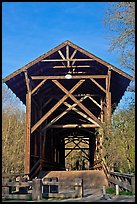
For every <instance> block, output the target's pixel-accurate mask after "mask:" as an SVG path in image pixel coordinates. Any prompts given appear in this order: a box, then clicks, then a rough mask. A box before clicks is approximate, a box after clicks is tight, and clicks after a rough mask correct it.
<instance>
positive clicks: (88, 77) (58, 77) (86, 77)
mask: <svg viewBox="0 0 137 204" xmlns="http://www.w3.org/2000/svg"><path fill="white" fill-rule="evenodd" d="M106 77H107V75H79V76H72V79H93V78H94V79H105V78H106ZM31 78H32V79H33V80H38V79H66V78H65V76H32V77H31ZM66 80H68V79H66ZM95 82H96V81H95ZM96 83H97V82H96Z"/></svg>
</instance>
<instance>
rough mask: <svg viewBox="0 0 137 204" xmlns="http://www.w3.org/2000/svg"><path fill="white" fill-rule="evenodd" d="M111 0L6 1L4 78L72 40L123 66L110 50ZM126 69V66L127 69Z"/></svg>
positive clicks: (3, 27) (111, 62)
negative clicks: (107, 19) (108, 22)
mask: <svg viewBox="0 0 137 204" xmlns="http://www.w3.org/2000/svg"><path fill="white" fill-rule="evenodd" d="M108 4H109V2H3V3H2V78H4V77H6V76H8V75H9V74H11V73H12V72H14V71H16V70H17V69H19V68H21V67H22V66H24V65H25V64H27V63H29V62H30V61H32V60H34V59H35V58H37V57H39V56H40V55H42V54H44V53H46V52H47V51H49V50H51V49H52V48H54V47H56V46H57V45H59V44H60V43H62V42H64V41H66V40H69V41H71V42H72V43H74V44H76V45H78V46H79V47H81V48H84V49H85V50H87V51H89V52H91V53H92V54H94V55H96V56H97V57H99V58H102V59H103V60H105V61H107V62H108V63H110V64H112V65H114V66H116V67H118V68H120V64H119V61H118V57H119V56H118V54H117V53H116V52H115V53H110V52H108V49H109V46H110V39H111V34H110V33H109V30H108V28H107V27H106V26H105V24H104V22H103V19H104V17H105V12H106V9H107V7H108ZM124 71H126V70H124Z"/></svg>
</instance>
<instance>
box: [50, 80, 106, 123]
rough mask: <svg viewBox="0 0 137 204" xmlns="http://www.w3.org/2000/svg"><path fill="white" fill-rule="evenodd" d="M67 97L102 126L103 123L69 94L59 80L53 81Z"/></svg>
mask: <svg viewBox="0 0 137 204" xmlns="http://www.w3.org/2000/svg"><path fill="white" fill-rule="evenodd" d="M52 81H53V82H54V83H55V84H56V85H57V86H58V87H59V88H60V89H61V90H62V91H64V93H66V95H68V96H69V97H70V98H71V99H72V100H73V101H74V102H75V103H76V104H77V105H78V106H79V107H80V108H81V109H82V110H84V111H85V112H86V113H87V114H88V115H89V116H90V117H91V118H92V119H93V120H95V122H96V123H97V124H98V125H102V124H101V122H100V121H99V120H98V119H97V118H96V117H95V116H94V115H93V114H92V113H91V112H90V111H89V110H88V109H87V108H86V107H85V106H84V105H83V104H82V103H81V102H80V101H78V100H77V99H76V98H75V97H74V96H73V95H72V94H71V93H70V92H68V91H67V90H66V89H65V88H64V86H62V85H61V84H60V83H59V82H58V81H57V80H52Z"/></svg>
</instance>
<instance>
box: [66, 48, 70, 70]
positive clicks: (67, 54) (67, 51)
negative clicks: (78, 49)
mask: <svg viewBox="0 0 137 204" xmlns="http://www.w3.org/2000/svg"><path fill="white" fill-rule="evenodd" d="M66 59H67V67H68V66H69V65H70V64H69V62H70V61H69V46H68V45H66Z"/></svg>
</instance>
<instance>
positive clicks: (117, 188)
mask: <svg viewBox="0 0 137 204" xmlns="http://www.w3.org/2000/svg"><path fill="white" fill-rule="evenodd" d="M116 195H119V185H116Z"/></svg>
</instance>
